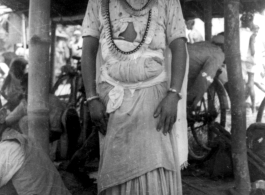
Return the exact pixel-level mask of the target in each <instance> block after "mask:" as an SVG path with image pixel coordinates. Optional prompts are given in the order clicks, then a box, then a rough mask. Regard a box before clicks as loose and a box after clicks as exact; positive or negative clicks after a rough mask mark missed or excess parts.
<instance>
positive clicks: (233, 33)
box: [224, 0, 250, 195]
mask: <svg viewBox="0 0 265 195" xmlns="http://www.w3.org/2000/svg"><path fill="white" fill-rule="evenodd" d="M239 3H240V0H225V6H224V8H225V10H224V15H225V56H226V63H227V73H228V85H229V91H230V92H231V96H230V99H231V114H232V130H231V133H232V139H231V142H232V159H233V167H234V175H235V184H236V186H235V188H236V189H235V190H236V191H237V192H238V193H239V194H241V195H248V194H249V191H250V181H249V170H248V163H247V147H246V111H245V95H244V94H245V93H244V82H243V77H242V70H241V69H242V68H241V58H240V50H239V45H240V42H239Z"/></svg>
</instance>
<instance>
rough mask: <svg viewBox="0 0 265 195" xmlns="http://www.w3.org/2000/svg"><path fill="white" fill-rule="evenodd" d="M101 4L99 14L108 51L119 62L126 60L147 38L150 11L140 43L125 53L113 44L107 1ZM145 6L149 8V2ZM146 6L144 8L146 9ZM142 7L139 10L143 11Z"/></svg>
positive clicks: (150, 10) (150, 16) (103, 0)
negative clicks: (101, 17) (101, 18)
mask: <svg viewBox="0 0 265 195" xmlns="http://www.w3.org/2000/svg"><path fill="white" fill-rule="evenodd" d="M152 2H154V1H152ZM101 3H102V4H101V6H102V8H101V14H102V16H103V22H104V28H105V33H106V39H107V44H108V47H109V50H110V51H111V53H112V54H114V56H116V57H117V58H118V59H119V60H128V59H130V57H131V56H130V55H131V54H134V53H135V52H137V51H138V50H139V49H140V48H141V47H142V46H143V44H144V43H145V42H146V37H147V36H148V32H149V28H150V23H151V19H152V15H153V14H152V9H149V10H148V20H147V25H146V30H145V32H144V35H143V38H142V40H141V42H140V43H139V44H138V46H137V47H136V48H135V49H133V50H131V51H127V52H126V51H122V50H121V49H120V48H119V47H118V46H117V45H116V44H115V42H114V39H113V33H112V29H111V20H110V12H109V0H102V1H101ZM126 3H127V1H126ZM146 5H149V6H150V5H151V4H150V1H148V2H147V4H146ZM146 5H145V6H144V7H146ZM149 6H148V7H149ZM144 7H143V8H141V10H142V9H144ZM152 23H153V22H152ZM154 26H155V24H153V25H152V27H151V28H152V29H154Z"/></svg>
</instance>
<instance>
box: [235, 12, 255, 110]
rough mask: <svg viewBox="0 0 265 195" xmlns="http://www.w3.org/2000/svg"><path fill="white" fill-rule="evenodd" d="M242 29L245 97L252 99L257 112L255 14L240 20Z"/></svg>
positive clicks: (248, 14)
mask: <svg viewBox="0 0 265 195" xmlns="http://www.w3.org/2000/svg"><path fill="white" fill-rule="evenodd" d="M240 20H241V27H240V29H239V30H240V31H239V35H240V53H241V66H242V71H243V78H244V80H245V83H246V86H245V97H246V99H247V98H248V97H249V96H250V98H251V110H252V113H254V112H255V91H254V66H255V61H254V55H255V47H254V42H255V39H256V36H257V34H256V33H253V32H252V31H251V29H252V28H253V14H252V13H250V12H244V13H243V14H242V16H241V18H240Z"/></svg>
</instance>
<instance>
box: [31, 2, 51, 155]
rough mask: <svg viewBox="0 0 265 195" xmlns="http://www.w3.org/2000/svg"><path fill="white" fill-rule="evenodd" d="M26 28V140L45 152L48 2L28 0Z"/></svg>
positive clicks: (47, 91)
mask: <svg viewBox="0 0 265 195" xmlns="http://www.w3.org/2000/svg"><path fill="white" fill-rule="evenodd" d="M29 27H30V33H29V34H30V36H29V43H30V45H29V91H28V120H29V136H30V137H32V138H33V139H35V141H36V142H37V143H39V144H40V145H41V146H42V147H43V149H44V150H45V151H46V152H48V151H49V149H48V146H49V129H48V121H49V106H48V101H49V78H50V76H49V73H50V72H49V46H50V37H49V30H50V0H45V1H43V0H30V6H29Z"/></svg>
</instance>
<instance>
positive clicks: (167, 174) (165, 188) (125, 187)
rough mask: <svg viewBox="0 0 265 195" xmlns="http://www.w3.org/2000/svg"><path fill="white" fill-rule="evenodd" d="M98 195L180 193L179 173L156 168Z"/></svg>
mask: <svg viewBox="0 0 265 195" xmlns="http://www.w3.org/2000/svg"><path fill="white" fill-rule="evenodd" d="M100 195H182V185H181V175H180V170H179V171H178V172H173V171H168V170H166V169H164V168H158V169H155V170H153V171H150V172H148V173H146V174H144V175H142V176H140V177H137V178H135V179H132V180H130V181H128V182H125V183H123V184H120V185H117V186H113V187H110V188H108V189H106V190H104V191H103V192H102V193H100Z"/></svg>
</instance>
